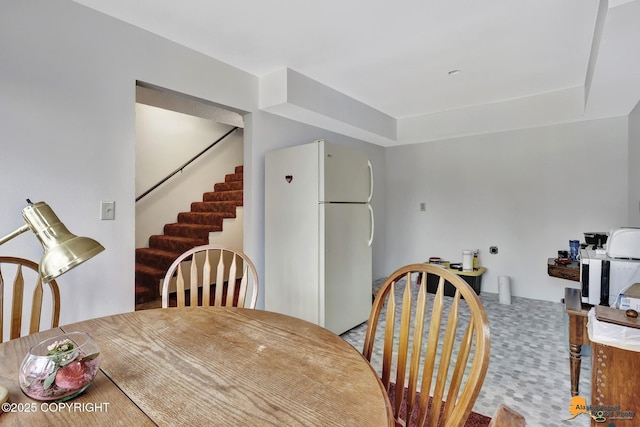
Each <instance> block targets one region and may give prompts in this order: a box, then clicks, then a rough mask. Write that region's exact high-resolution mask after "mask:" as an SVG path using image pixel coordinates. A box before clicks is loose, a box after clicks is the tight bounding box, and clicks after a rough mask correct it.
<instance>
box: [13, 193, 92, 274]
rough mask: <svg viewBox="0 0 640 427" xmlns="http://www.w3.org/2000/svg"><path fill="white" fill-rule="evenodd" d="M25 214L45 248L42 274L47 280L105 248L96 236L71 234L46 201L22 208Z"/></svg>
mask: <svg viewBox="0 0 640 427" xmlns="http://www.w3.org/2000/svg"><path fill="white" fill-rule="evenodd" d="M22 216H23V217H24V220H25V222H26V223H27V225H28V226H29V228H30V229H31V231H33V233H34V234H35V235H36V236H37V237H38V240H40V243H42V246H43V248H44V255H43V256H42V260H41V261H40V276H41V277H42V280H43V281H45V282H49V281H51V280H53V279H55V278H56V277H58V276H59V275H61V274H62V273H64V272H66V271H68V270H70V269H72V268H73V267H75V266H77V265H80V264H82V263H83V262H85V261H86V260H88V259H90V258H92V257H93V256H95V255H97V254H99V253H100V252H102V251H103V250H104V247H103V246H102V245H101V244H100V243H98V242H96V241H95V240H93V239H90V238H88V237H78V236H76V235H74V234H72V233H71V232H70V231H69V230H67V228H66V227H65V226H64V224H63V223H62V222H60V220H59V219H58V217H57V216H56V214H55V213H54V212H53V210H51V208H50V207H49V205H47V204H46V203H44V202H38V203H33V204H31V205H29V206H27V207H26V208H24V209H23V210H22Z"/></svg>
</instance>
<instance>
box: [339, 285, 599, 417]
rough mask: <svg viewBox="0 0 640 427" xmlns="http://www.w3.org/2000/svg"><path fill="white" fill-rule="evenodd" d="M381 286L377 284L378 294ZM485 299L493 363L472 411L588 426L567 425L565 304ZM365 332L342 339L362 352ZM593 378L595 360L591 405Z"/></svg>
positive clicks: (583, 384) (583, 392) (585, 391)
mask: <svg viewBox="0 0 640 427" xmlns="http://www.w3.org/2000/svg"><path fill="white" fill-rule="evenodd" d="M381 282H382V280H380V281H377V282H376V283H374V289H377V288H378V287H379V286H380V284H381ZM399 291H400V290H398V291H396V292H399ZM447 299H450V298H448V297H447ZM480 299H481V301H482V303H483V304H484V307H485V311H486V312H487V317H488V319H489V327H490V329H491V361H490V363H489V370H488V372H487V376H486V379H485V381H484V384H483V386H482V390H481V391H480V395H479V397H478V399H477V400H476V403H475V405H474V408H473V410H474V411H475V412H478V413H480V414H483V415H487V416H492V415H493V414H494V412H495V410H496V408H497V407H498V405H499V404H500V403H505V404H506V405H507V406H509V407H510V408H512V409H513V410H515V411H517V412H519V413H520V414H522V415H524V416H525V418H526V421H527V426H540V427H552V426H553V427H555V426H578V427H583V426H584V427H586V426H589V425H590V419H589V418H588V417H587V416H586V415H580V416H578V417H577V418H574V419H573V420H567V419H568V418H569V417H570V413H569V410H568V408H569V403H570V401H571V380H570V375H569V349H568V337H567V328H568V326H567V319H566V318H565V314H564V312H563V304H561V303H560V301H558V302H557V303H555V302H548V301H539V300H530V299H526V298H518V297H513V298H512V304H511V305H504V304H500V303H499V301H498V295H497V294H490V293H481V294H480ZM366 327H367V325H366V323H364V324H362V325H360V326H357V327H355V328H353V329H351V330H350V331H347V332H346V333H344V334H343V335H342V337H343V338H344V339H345V340H346V341H347V342H349V343H350V344H352V345H353V346H354V347H355V348H357V349H358V350H360V351H362V346H363V343H364V335H365V332H366ZM379 337H380V334H379V333H378V334H377V337H376V339H379ZM380 339H381V338H380ZM376 347H380V346H376ZM583 352H584V351H583ZM590 375H591V358H590V357H589V356H588V355H583V357H582V368H581V373H580V396H583V397H586V398H587V402H588V401H589V400H590V398H589V394H590Z"/></svg>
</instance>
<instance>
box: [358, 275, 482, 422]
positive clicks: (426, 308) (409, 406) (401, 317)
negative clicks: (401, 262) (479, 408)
mask: <svg viewBox="0 0 640 427" xmlns="http://www.w3.org/2000/svg"><path fill="white" fill-rule="evenodd" d="M418 277H420V279H419V283H416V282H417V281H418V279H417V278H418ZM428 280H435V282H436V283H437V290H436V292H435V294H428V293H427V281H428ZM412 281H413V282H412ZM447 282H449V283H450V284H451V285H453V286H454V287H455V289H456V291H455V295H454V296H453V297H445V295H444V288H445V283H447ZM432 283H433V282H432ZM403 286H404V290H403V289H402V287H403ZM396 292H397V295H396ZM396 298H397V299H396ZM412 310H415V312H414V313H412ZM429 312H430V313H431V314H430V316H429ZM396 316H397V320H396ZM378 326H380V327H381V328H382V327H384V331H383V332H384V336H383V339H382V340H380V341H381V342H382V343H383V347H384V348H383V349H382V350H379V349H377V350H378V351H376V352H374V344H375V335H376V330H377V328H378ZM425 328H426V330H425ZM396 334H397V335H396ZM396 336H397V338H398V342H397V343H394V339H395V338H396ZM425 341H426V343H425V344H424V345H423V342H425ZM489 353H490V336H489V322H488V320H487V316H486V313H485V311H484V308H483V306H482V303H481V301H480V299H479V298H478V296H477V294H476V293H475V291H474V290H473V289H472V288H471V287H470V286H469V284H467V283H466V282H465V281H464V280H463V279H461V278H460V277H459V276H458V275H456V274H454V273H451V272H450V271H447V270H446V269H444V268H441V267H437V266H434V265H430V264H411V265H407V266H404V267H401V268H400V269H398V270H396V271H395V272H393V273H392V274H390V275H389V277H388V278H387V280H386V281H385V282H384V283H383V284H382V286H381V288H380V290H379V291H378V292H377V294H376V297H375V300H374V303H373V307H372V309H371V315H370V317H369V322H368V325H367V332H366V336H365V342H364V349H363V354H364V356H365V358H366V359H367V360H369V361H370V362H371V363H372V366H374V368H378V369H380V366H379V365H382V366H381V369H380V372H381V379H382V383H383V384H384V386H385V387H386V390H387V392H388V393H389V398H390V400H391V402H392V404H393V413H394V417H395V419H396V425H402V426H404V425H406V426H409V425H416V426H420V427H422V426H423V425H424V426H430V427H435V426H443V427H445V426H446V427H448V426H462V425H464V423H465V421H466V419H467V418H468V416H469V414H470V412H471V410H472V408H473V404H474V402H475V400H476V398H477V397H478V393H479V392H480V388H481V387H482V383H483V382H484V378H485V376H486V373H487V368H488V365H489ZM380 357H381V358H382V360H381V361H380V360H379V358H380ZM373 359H375V360H373ZM407 362H408V372H407ZM392 370H395V383H393V382H392V381H391V372H392ZM407 377H408V378H407ZM405 387H406V389H405ZM430 396H431V397H430ZM430 401H431V402H432V403H431V404H430ZM403 403H404V404H403ZM425 420H426V422H425ZM410 421H411V423H410Z"/></svg>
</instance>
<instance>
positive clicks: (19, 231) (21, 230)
mask: <svg viewBox="0 0 640 427" xmlns="http://www.w3.org/2000/svg"><path fill="white" fill-rule="evenodd" d="M27 230H29V225H27V224H25V225H23V226H22V227H20V228H18V229H17V230H16V231H14V232H13V233H9V234H7V235H6V236H4V237H3V238H1V239H0V245H4V244H5V243H7V242H8V241H9V240H11V239H13V238H14V237H16V236H19V235H21V234H22V233H24V232H25V231H27Z"/></svg>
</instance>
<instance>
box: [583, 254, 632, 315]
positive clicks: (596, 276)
mask: <svg viewBox="0 0 640 427" xmlns="http://www.w3.org/2000/svg"><path fill="white" fill-rule="evenodd" d="M637 282H640V260H634V259H617V258H612V257H609V256H607V255H606V253H605V252H604V251H603V250H594V249H592V248H591V247H587V248H585V249H581V250H580V284H581V287H582V302H585V303H588V304H592V305H606V306H611V307H615V303H616V299H617V297H618V294H619V293H620V292H621V291H623V290H625V289H626V288H627V287H628V286H630V285H632V284H633V283H637Z"/></svg>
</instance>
